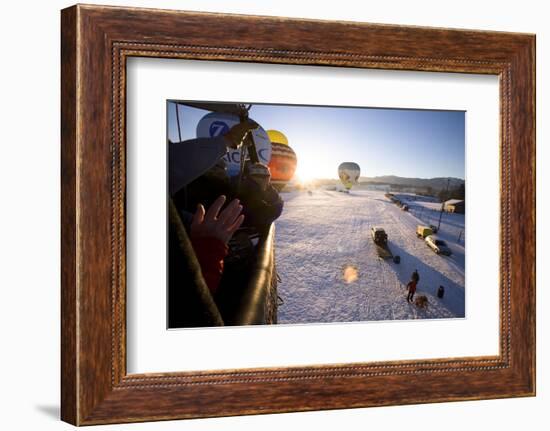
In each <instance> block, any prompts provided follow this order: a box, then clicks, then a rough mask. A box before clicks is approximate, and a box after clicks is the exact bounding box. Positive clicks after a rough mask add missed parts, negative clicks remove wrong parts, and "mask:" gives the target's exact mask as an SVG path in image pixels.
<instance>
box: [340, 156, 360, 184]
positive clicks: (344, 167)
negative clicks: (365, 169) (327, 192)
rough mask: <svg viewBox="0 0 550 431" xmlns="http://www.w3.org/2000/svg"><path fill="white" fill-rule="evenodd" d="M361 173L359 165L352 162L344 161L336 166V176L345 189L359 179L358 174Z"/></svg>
mask: <svg viewBox="0 0 550 431" xmlns="http://www.w3.org/2000/svg"><path fill="white" fill-rule="evenodd" d="M360 173H361V168H359V165H358V164H357V163H354V162H344V163H342V164H340V166H338V176H339V177H340V181H342V184H343V185H344V187H345V188H346V190H349V189H351V188H352V187H353V186H354V185H355V184H357V180H358V179H359V174H360Z"/></svg>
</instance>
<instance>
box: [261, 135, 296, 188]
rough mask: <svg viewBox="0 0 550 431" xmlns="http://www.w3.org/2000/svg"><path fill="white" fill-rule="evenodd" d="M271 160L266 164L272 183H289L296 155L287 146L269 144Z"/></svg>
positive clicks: (294, 169) (294, 168) (293, 170)
mask: <svg viewBox="0 0 550 431" xmlns="http://www.w3.org/2000/svg"><path fill="white" fill-rule="evenodd" d="M271 149H272V151H271V160H270V161H269V163H268V166H269V170H270V171H271V180H272V181H284V182H287V181H290V180H291V179H292V177H293V176H294V172H295V171H296V162H297V160H296V153H295V152H294V150H293V149H292V148H290V147H289V146H288V145H283V144H278V143H276V142H272V143H271Z"/></svg>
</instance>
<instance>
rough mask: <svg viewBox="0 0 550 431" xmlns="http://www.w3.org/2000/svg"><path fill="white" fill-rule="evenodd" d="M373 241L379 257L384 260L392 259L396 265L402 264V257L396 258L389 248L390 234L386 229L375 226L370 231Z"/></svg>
mask: <svg viewBox="0 0 550 431" xmlns="http://www.w3.org/2000/svg"><path fill="white" fill-rule="evenodd" d="M370 232H371V235H372V240H373V241H374V244H375V245H376V253H377V254H378V257H380V258H382V259H392V260H393V262H394V263H397V264H399V263H400V262H401V257H400V256H397V255H396V256H394V255H393V253H392V252H391V250H390V247H389V246H388V234H387V233H386V231H385V230H384V229H382V228H381V227H378V226H373V227H371V229H370Z"/></svg>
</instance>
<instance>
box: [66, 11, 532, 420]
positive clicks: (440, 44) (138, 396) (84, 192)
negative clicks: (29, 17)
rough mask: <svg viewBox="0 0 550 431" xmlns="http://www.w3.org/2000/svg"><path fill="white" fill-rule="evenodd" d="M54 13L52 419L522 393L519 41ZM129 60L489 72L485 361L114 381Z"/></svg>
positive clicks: (526, 243)
mask: <svg viewBox="0 0 550 431" xmlns="http://www.w3.org/2000/svg"><path fill="white" fill-rule="evenodd" d="M61 17H62V20H61V21H62V26H61V50H62V56H61V58H62V64H61V72H62V75H61V83H62V93H61V107H62V112H61V121H62V134H61V139H62V149H61V160H62V175H61V177H62V181H61V189H62V202H61V205H62V219H61V226H62V247H61V252H62V285H61V293H62V295H61V305H62V307H61V311H62V322H61V340H62V344H61V359H62V361H61V375H62V379H61V389H62V390H61V418H62V420H64V421H67V422H69V423H71V424H75V425H91V424H104V423H116V422H138V421H152V420H167V419H179V418H195V417H213V416H229V415H242V414H256V413H273V412H289V411H307V410H320V409H342V408H352V407H367V406H383V405H394V404H412V403H427V402H442V401H455V400H473V399H488V398H502V397H516V396H533V395H534V394H535V36H534V35H528V34H513V33H504V32H502V33H500V32H487V31H469V30H449V29H436V28H422V27H403V26H391V25H376V24H363V23H353V22H330V21H313V20H297V19H286V18H275V17H255V16H241V15H220V14H212V13H196V12H178V11H164V10H147V9H132V8H118V7H102V6H81V5H78V6H73V7H70V8H68V9H65V10H63V11H62V16H61ZM206 29H207V31H206ZM133 56H138V57H158V58H173V59H195V60H204V61H209V60H217V61H228V62H229V61H232V62H234V61H236V62H251V63H281V64H291V65H330V66H339V67H352V68H367V69H386V70H412V71H432V72H434V71H436V72H459V73H476V74H491V75H496V76H498V77H499V82H500V84H499V85H500V100H499V105H500V154H501V163H500V167H501V168H500V169H501V172H500V174H501V186H500V190H501V196H500V208H501V215H500V286H499V289H500V310H499V313H500V332H499V337H500V343H499V345H500V353H499V355H497V356H489V357H473V356H472V357H460V358H441V359H430V360H412V361H391V362H376V363H372V362H366V363H350V364H330V365H321V366H319V365H311V366H300V367H278V368H263V369H257V368H254V369H237V370H231V369H228V370H224V371H219V370H218V371H214V370H204V371H201V372H166V373H155V374H128V373H127V371H126V347H125V346H126V320H125V316H126V314H125V313H126V260H125V250H126V246H125V244H126V242H125V240H126V237H125V235H126V233H125V215H126V214H125V210H126V209H125V191H126V175H125V173H126V171H125V168H126V166H125V159H126V135H125V127H126V112H125V100H126V60H127V59H128V58H129V57H133Z"/></svg>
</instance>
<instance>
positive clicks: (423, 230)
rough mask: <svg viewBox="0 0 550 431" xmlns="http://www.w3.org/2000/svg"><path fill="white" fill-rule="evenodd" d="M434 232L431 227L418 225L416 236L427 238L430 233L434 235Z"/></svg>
mask: <svg viewBox="0 0 550 431" xmlns="http://www.w3.org/2000/svg"><path fill="white" fill-rule="evenodd" d="M433 233H434V232H433V230H432V228H431V227H428V226H422V225H418V226H416V236H417V237H418V238H426V237H427V236H429V235H432V234H433Z"/></svg>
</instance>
